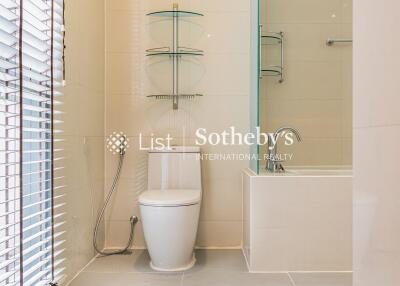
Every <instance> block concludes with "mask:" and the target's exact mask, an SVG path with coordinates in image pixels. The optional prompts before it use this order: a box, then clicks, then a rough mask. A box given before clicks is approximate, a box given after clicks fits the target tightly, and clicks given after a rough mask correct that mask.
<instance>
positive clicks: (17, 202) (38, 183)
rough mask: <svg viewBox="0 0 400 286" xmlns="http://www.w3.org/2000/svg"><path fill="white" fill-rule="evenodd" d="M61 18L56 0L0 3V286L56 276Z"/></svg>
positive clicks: (61, 6) (59, 247)
mask: <svg viewBox="0 0 400 286" xmlns="http://www.w3.org/2000/svg"><path fill="white" fill-rule="evenodd" d="M63 12H64V4H63V0H1V1H0V286H3V285H24V286H28V285H35V286H36V285H49V283H50V282H56V281H57V280H58V279H59V278H60V277H61V275H62V274H63V268H62V260H61V259H60V258H59V257H60V254H61V253H62V251H63V250H62V244H63V241H62V240H61V239H59V237H60V233H59V232H58V228H59V226H60V225H61V224H62V222H58V221H59V220H58V218H59V217H61V216H63V214H62V212H57V208H60V207H62V203H60V201H61V200H60V198H61V197H62V195H58V194H57V189H56V188H55V185H56V183H55V182H56V180H57V179H58V178H57V173H56V169H55V168H54V161H55V158H56V157H57V155H56V154H57V150H55V148H54V142H55V140H54V134H55V132H56V130H55V129H56V123H57V122H56V120H54V114H55V111H54V106H55V105H56V103H57V96H60V95H61V93H60V92H59V87H60V86H61V85H62V80H63V52H64V44H63V38H64V35H63V18H64V17H63Z"/></svg>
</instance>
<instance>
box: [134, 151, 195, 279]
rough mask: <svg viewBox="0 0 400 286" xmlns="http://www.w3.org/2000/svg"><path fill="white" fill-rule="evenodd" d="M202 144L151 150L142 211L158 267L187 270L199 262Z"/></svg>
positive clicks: (142, 198) (152, 262)
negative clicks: (198, 233)
mask: <svg viewBox="0 0 400 286" xmlns="http://www.w3.org/2000/svg"><path fill="white" fill-rule="evenodd" d="M199 153H200V149H199V148H198V147H173V148H172V149H169V150H165V151H155V152H150V154H149V166H148V190H147V191H145V192H143V193H142V194H141V195H140V196H139V206H140V213H141V219H142V225H143V231H144V237H145V240H146V245H147V249H148V251H149V254H150V258H151V263H150V266H151V267H152V268H153V269H154V270H157V271H183V270H187V269H189V268H191V267H192V266H193V265H194V264H195V262H196V259H195V256H194V252H193V251H194V246H195V242H196V235H197V227H198V221H199V214H200V204H201V194H202V187H201V166H200V160H199V156H198V155H199Z"/></svg>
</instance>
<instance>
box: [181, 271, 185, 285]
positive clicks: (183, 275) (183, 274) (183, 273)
mask: <svg viewBox="0 0 400 286" xmlns="http://www.w3.org/2000/svg"><path fill="white" fill-rule="evenodd" d="M184 277H185V272H182V277H181V283H180V286H183V279H184Z"/></svg>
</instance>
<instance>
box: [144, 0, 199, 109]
mask: <svg viewBox="0 0 400 286" xmlns="http://www.w3.org/2000/svg"><path fill="white" fill-rule="evenodd" d="M147 16H152V17H170V18H172V21H173V31H172V47H160V48H152V49H148V50H146V53H147V56H148V57H156V56H167V57H169V58H170V59H171V60H172V73H173V83H172V93H171V94H153V95H148V97H152V98H156V99H171V100H172V103H173V109H178V106H179V99H180V98H189V99H191V98H194V97H197V96H202V94H198V93H196V94H184V93H181V92H180V90H179V65H180V59H181V58H182V57H186V56H194V57H199V56H203V55H204V51H202V50H198V49H194V48H188V47H182V46H180V45H179V18H182V17H201V16H203V14H200V13H196V12H191V11H182V10H179V8H178V4H174V5H173V9H172V10H169V11H158V12H152V13H149V14H147Z"/></svg>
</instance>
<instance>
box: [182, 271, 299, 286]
mask: <svg viewBox="0 0 400 286" xmlns="http://www.w3.org/2000/svg"><path fill="white" fill-rule="evenodd" d="M205 285H207V286H244V285H246V286H293V285H292V283H291V281H290V279H289V276H288V275H287V274H279V273H277V274H255V273H243V272H231V273H229V272H201V273H185V274H184V275H183V284H182V286H205Z"/></svg>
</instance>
